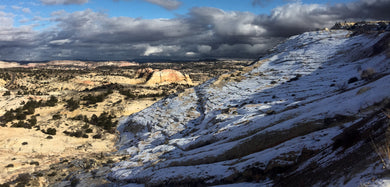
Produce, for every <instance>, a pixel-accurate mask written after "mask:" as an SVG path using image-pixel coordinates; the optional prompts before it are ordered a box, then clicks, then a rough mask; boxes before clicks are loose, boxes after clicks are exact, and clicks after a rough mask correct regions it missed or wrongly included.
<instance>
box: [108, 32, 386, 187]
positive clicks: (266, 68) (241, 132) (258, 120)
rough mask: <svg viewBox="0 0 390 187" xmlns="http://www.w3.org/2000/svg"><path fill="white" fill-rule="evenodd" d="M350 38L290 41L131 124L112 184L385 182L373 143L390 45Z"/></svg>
mask: <svg viewBox="0 0 390 187" xmlns="http://www.w3.org/2000/svg"><path fill="white" fill-rule="evenodd" d="M350 34H351V33H350V32H348V31H343V30H338V31H329V32H328V31H318V32H307V33H304V34H301V35H297V36H293V37H290V38H289V39H288V40H287V41H285V42H284V43H282V44H280V45H278V46H277V47H275V48H274V49H273V50H272V51H271V53H270V54H269V55H268V56H266V57H264V58H262V59H259V61H258V62H256V63H254V64H253V65H252V66H249V67H247V68H244V69H243V70H241V71H236V72H233V73H230V74H226V75H222V76H220V77H218V78H215V79H213V80H210V81H207V82H206V83H204V84H202V85H200V86H197V87H195V88H191V89H187V90H186V91H184V92H182V93H179V94H176V95H172V96H170V97H167V98H165V99H163V100H161V101H159V102H157V103H155V104H154V105H152V106H151V107H149V108H147V109H145V110H143V111H141V112H139V113H136V114H133V115H131V116H129V117H128V118H127V119H126V120H124V121H122V122H121V124H120V126H119V127H118V130H119V132H120V140H119V141H118V147H119V152H120V153H122V154H130V155H132V157H131V158H130V159H129V160H125V161H122V162H120V163H118V164H117V165H116V166H115V167H114V168H112V173H111V174H110V175H109V179H111V180H113V181H120V182H137V183H146V184H193V183H202V184H226V183H234V182H260V183H261V184H263V185H276V186H286V185H287V184H289V185H291V186H302V185H336V186H338V185H344V184H349V185H359V184H361V183H364V182H366V181H369V179H371V177H372V176H376V175H379V174H378V173H380V172H383V169H381V168H382V165H381V162H380V159H379V158H378V157H377V154H376V153H375V151H373V148H372V147H373V146H372V145H371V143H370V142H372V144H375V143H378V142H380V141H379V140H380V139H381V137H382V138H383V135H384V131H385V130H384V129H385V127H386V124H387V121H386V120H387V119H386V116H385V115H383V113H382V112H381V110H382V109H383V108H385V107H388V106H389V105H388V103H389V99H390V98H389V97H390V60H389V57H388V55H389V49H388V48H389V47H388V46H389V39H388V38H389V36H390V35H389V33H388V32H384V33H374V34H365V35H357V36H350ZM365 70H367V71H370V72H371V73H370V75H369V76H368V77H369V78H366V76H365V74H364V73H363V72H364V71H365ZM362 73H363V74H364V76H363V77H362V76H361V75H362ZM386 104H387V106H385V105H386ZM378 144H379V143H378ZM383 181H385V180H383Z"/></svg>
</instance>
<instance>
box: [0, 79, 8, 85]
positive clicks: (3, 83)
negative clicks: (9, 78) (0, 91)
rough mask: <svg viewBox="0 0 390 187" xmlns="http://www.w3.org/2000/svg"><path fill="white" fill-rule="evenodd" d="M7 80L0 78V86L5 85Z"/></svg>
mask: <svg viewBox="0 0 390 187" xmlns="http://www.w3.org/2000/svg"><path fill="white" fill-rule="evenodd" d="M6 84H7V82H6V81H5V80H3V79H0V87H2V86H5V85H6Z"/></svg>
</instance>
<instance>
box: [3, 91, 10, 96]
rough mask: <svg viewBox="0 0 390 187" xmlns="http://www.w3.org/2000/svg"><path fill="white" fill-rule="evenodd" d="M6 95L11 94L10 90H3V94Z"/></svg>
mask: <svg viewBox="0 0 390 187" xmlns="http://www.w3.org/2000/svg"><path fill="white" fill-rule="evenodd" d="M7 95H11V92H10V91H6V92H4V94H3V96H7Z"/></svg>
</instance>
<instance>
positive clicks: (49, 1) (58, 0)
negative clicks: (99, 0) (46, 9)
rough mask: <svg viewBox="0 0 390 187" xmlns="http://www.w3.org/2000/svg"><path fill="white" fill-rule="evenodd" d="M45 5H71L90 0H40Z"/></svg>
mask: <svg viewBox="0 0 390 187" xmlns="http://www.w3.org/2000/svg"><path fill="white" fill-rule="evenodd" d="M40 1H41V2H42V3H43V4H45V5H71V4H84V3H88V0H40Z"/></svg>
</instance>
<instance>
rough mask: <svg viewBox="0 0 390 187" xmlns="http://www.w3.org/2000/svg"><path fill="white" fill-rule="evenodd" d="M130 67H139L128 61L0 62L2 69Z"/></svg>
mask: <svg viewBox="0 0 390 187" xmlns="http://www.w3.org/2000/svg"><path fill="white" fill-rule="evenodd" d="M103 66H109V67H129V66H139V64H138V63H136V62H128V61H102V62H90V61H79V60H53V61H49V62H45V63H35V62H32V63H28V64H26V65H22V64H20V63H17V62H4V61H0V68H38V67H41V68H42V67H44V68H90V69H93V68H97V67H103Z"/></svg>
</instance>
